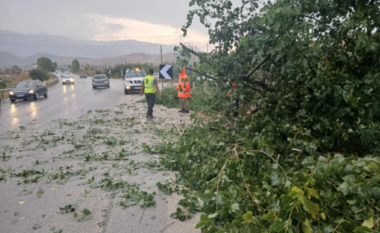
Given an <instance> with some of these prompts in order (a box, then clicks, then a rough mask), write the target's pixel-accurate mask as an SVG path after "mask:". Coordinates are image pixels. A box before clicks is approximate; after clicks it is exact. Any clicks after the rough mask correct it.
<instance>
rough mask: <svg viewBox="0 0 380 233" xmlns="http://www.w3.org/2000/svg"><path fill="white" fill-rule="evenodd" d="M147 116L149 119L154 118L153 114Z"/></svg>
mask: <svg viewBox="0 0 380 233" xmlns="http://www.w3.org/2000/svg"><path fill="white" fill-rule="evenodd" d="M146 118H148V119H153V118H154V117H153V116H149V115H146Z"/></svg>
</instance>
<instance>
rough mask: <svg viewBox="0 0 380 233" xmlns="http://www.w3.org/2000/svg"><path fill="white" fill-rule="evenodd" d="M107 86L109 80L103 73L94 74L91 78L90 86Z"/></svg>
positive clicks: (108, 85) (108, 86)
mask: <svg viewBox="0 0 380 233" xmlns="http://www.w3.org/2000/svg"><path fill="white" fill-rule="evenodd" d="M98 87H107V88H110V82H109V80H108V78H107V76H106V75H105V74H96V75H94V77H93V78H92V88H93V89H95V88H98Z"/></svg>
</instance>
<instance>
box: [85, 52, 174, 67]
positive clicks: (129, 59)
mask: <svg viewBox="0 0 380 233" xmlns="http://www.w3.org/2000/svg"><path fill="white" fill-rule="evenodd" d="M178 56H179V53H166V54H163V55H162V61H163V62H170V63H174V62H176V59H177V57H178ZM83 62H85V63H88V64H92V65H98V66H104V64H107V65H111V66H113V65H117V64H126V63H153V64H154V65H158V64H161V56H160V55H157V54H146V53H133V54H128V55H124V56H118V57H103V58H95V59H91V60H84V61H83Z"/></svg>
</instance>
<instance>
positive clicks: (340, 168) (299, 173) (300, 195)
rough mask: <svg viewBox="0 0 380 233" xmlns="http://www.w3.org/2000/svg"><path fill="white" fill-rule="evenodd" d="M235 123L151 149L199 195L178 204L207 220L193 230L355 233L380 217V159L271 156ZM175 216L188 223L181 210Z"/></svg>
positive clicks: (167, 189) (168, 188) (167, 187)
mask: <svg viewBox="0 0 380 233" xmlns="http://www.w3.org/2000/svg"><path fill="white" fill-rule="evenodd" d="M237 123H239V124H237V126H236V127H231V128H227V127H226V128H221V127H219V130H218V131H214V130H210V129H209V128H208V127H209V126H214V125H207V126H208V127H202V126H201V125H202V124H199V126H198V127H193V128H189V129H187V130H185V132H184V134H183V135H182V137H181V138H180V140H179V142H177V143H174V144H173V143H167V144H162V145H160V146H157V147H156V148H155V149H154V150H155V151H157V150H158V152H160V153H162V154H164V158H163V159H162V160H161V164H162V165H163V166H164V167H166V168H167V169H170V170H173V171H178V172H179V175H178V177H179V179H177V183H178V184H180V183H181V184H184V185H185V187H187V188H188V189H189V190H194V191H196V194H197V195H196V197H197V198H194V197H192V196H187V197H186V195H185V199H186V201H182V202H186V203H188V204H186V205H185V207H188V206H189V203H193V205H195V206H198V207H200V208H199V209H201V210H202V211H203V212H204V213H205V214H206V215H205V216H203V217H201V222H200V223H199V224H198V227H200V228H202V230H203V231H205V232H208V231H211V228H212V227H217V229H223V230H224V232H229V231H231V232H236V231H239V232H243V231H244V232H245V231H247V230H248V229H249V230H250V231H251V232H264V231H266V232H302V231H303V232H310V230H311V232H313V231H314V230H319V231H320V232H332V229H334V228H335V227H338V228H339V231H340V232H353V231H354V230H357V231H358V229H361V227H363V224H365V223H364V222H365V221H369V219H371V218H373V219H374V220H373V222H376V221H377V220H378V219H380V212H379V211H378V210H377V209H378V205H379V204H380V182H379V179H380V169H379V166H380V157H378V156H366V157H365V158H357V157H355V156H352V157H344V156H343V155H341V154H334V155H332V154H326V155H320V156H310V155H307V153H303V152H298V151H294V152H293V153H289V154H287V155H286V156H284V155H283V154H281V155H280V154H275V152H274V148H275V147H276V145H274V144H273V143H274V142H270V141H269V140H265V139H263V138H261V136H257V137H254V136H253V135H254V134H255V132H256V130H257V129H252V131H249V130H246V128H245V126H246V125H245V126H244V124H241V123H242V122H237ZM252 138H254V139H253V140H252ZM288 147H289V150H291V148H292V145H291V144H289V145H288ZM152 150H153V149H152ZM157 186H158V187H159V189H160V190H162V191H163V192H164V193H166V194H171V193H172V192H173V191H178V188H175V187H177V186H176V185H175V184H161V183H158V184H157ZM198 197H199V198H200V199H201V202H202V203H204V204H200V203H198V201H195V200H198ZM192 200H193V201H192ZM179 204H180V203H179ZM193 209H195V210H196V209H197V208H193ZM186 211H187V212H186ZM186 211H185V213H191V211H190V212H189V210H186ZM186 216H187V215H186ZM172 217H178V218H181V219H182V220H184V219H186V218H187V217H185V215H183V210H177V211H176V213H174V214H173V215H172ZM190 217H191V216H190ZM361 225H362V226H361ZM373 227H376V226H374V225H373V224H372V227H371V228H373ZM286 229H287V230H286ZM301 229H303V230H301Z"/></svg>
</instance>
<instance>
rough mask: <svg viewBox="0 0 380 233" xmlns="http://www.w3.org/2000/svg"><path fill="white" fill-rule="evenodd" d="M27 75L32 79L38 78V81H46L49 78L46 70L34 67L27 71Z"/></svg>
mask: <svg viewBox="0 0 380 233" xmlns="http://www.w3.org/2000/svg"><path fill="white" fill-rule="evenodd" d="M29 76H30V77H31V78H32V79H33V80H40V81H42V82H43V81H46V80H49V78H50V77H49V74H48V73H47V72H46V71H43V70H40V69H34V70H31V71H29Z"/></svg>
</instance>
